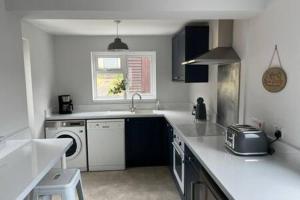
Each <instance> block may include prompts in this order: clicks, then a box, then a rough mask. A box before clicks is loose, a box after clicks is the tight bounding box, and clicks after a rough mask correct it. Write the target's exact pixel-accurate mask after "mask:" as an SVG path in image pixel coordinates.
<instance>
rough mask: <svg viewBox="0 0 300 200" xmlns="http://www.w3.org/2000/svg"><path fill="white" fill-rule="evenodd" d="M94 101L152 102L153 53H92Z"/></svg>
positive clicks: (154, 61) (154, 91) (154, 60)
mask: <svg viewBox="0 0 300 200" xmlns="http://www.w3.org/2000/svg"><path fill="white" fill-rule="evenodd" d="M92 81H93V99H94V100H96V101H97V100H127V99H131V96H132V95H133V93H135V92H138V93H140V94H141V95H142V98H143V99H156V54H155V52H92Z"/></svg>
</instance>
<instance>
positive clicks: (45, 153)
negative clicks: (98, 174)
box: [0, 139, 72, 200]
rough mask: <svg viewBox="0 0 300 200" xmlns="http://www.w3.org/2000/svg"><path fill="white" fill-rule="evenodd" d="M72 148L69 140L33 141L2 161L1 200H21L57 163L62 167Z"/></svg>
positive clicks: (0, 164)
mask: <svg viewBox="0 0 300 200" xmlns="http://www.w3.org/2000/svg"><path fill="white" fill-rule="evenodd" d="M71 144H72V140H71V139H33V140H31V141H29V142H27V143H25V144H24V145H23V146H21V147H20V148H18V149H16V150H14V151H13V152H11V153H9V154H8V155H7V156H5V157H4V158H2V159H1V160H0V196H1V199H3V200H22V199H24V198H25V197H26V196H27V195H28V194H29V193H30V192H31V191H32V189H33V188H34V187H35V186H36V185H37V184H38V183H39V182H40V180H41V179H42V178H43V177H44V176H45V175H46V174H47V173H48V172H49V171H50V169H51V168H53V167H54V166H55V164H56V163H57V162H58V161H59V160H60V159H62V160H63V162H62V163H64V164H65V152H66V151H67V150H68V148H69V147H70V146H71ZM64 164H62V165H63V166H62V167H65V165H64Z"/></svg>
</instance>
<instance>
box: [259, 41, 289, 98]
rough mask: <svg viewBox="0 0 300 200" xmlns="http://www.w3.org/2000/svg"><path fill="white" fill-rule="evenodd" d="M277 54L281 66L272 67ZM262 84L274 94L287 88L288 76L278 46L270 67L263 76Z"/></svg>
mask: <svg viewBox="0 0 300 200" xmlns="http://www.w3.org/2000/svg"><path fill="white" fill-rule="evenodd" d="M275 54H276V55H277V57H278V61H279V66H273V65H272V63H273V60H274V56H275ZM262 83H263V86H264V88H265V89H266V90H267V91H269V92H272V93H276V92H280V91H281V90H283V89H284V88H285V86H286V83H287V75H286V73H285V71H284V69H283V68H282V64H281V60H280V56H279V52H278V48H277V45H276V46H275V49H274V53H273V55H272V58H271V62H270V64H269V67H268V69H267V70H266V71H265V72H264V74H263V77H262Z"/></svg>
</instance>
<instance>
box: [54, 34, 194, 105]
mask: <svg viewBox="0 0 300 200" xmlns="http://www.w3.org/2000/svg"><path fill="white" fill-rule="evenodd" d="M122 40H123V41H124V42H126V43H127V44H128V46H129V48H130V50H132V51H156V62H157V63H156V73H157V77H156V78H157V97H158V99H159V100H160V102H161V103H174V102H182V103H187V102H189V90H188V84H184V83H178V82H172V81H171V80H172V77H171V75H172V72H171V70H172V69H171V63H172V60H171V55H172V52H171V51H172V42H171V36H128V37H122ZM112 41H113V37H109V36H107V37H105V36H99V37H95V36H55V37H54V51H55V66H56V70H55V74H56V82H57V86H56V87H57V94H71V95H72V96H73V100H74V103H75V104H76V105H92V104H94V102H93V101H92V81H91V58H90V53H91V51H106V49H107V45H108V44H109V43H110V42H112ZM100 104H101V103H100Z"/></svg>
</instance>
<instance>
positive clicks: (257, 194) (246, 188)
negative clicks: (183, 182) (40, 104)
mask: <svg viewBox="0 0 300 200" xmlns="http://www.w3.org/2000/svg"><path fill="white" fill-rule="evenodd" d="M121 112H122V111H121ZM141 116H143V117H144V116H165V117H166V119H167V120H168V121H169V122H170V124H171V125H172V126H173V128H174V129H175V130H176V131H177V132H178V133H179V134H181V135H182V137H183V139H184V141H185V143H186V144H187V146H188V147H189V148H190V149H191V150H192V152H193V153H194V154H195V156H196V157H197V158H198V159H199V161H200V162H201V164H202V165H203V166H204V168H205V169H206V170H207V171H208V173H209V174H210V175H211V176H212V178H213V179H214V180H215V182H216V183H217V184H218V185H219V187H220V188H221V189H222V190H223V191H224V193H225V194H226V195H227V197H228V198H229V199H236V200H293V199H295V200H296V199H300V152H299V151H298V150H296V149H293V150H292V151H291V152H287V153H275V154H274V155H272V156H261V157H241V156H236V155H233V154H232V153H230V152H228V151H227V150H226V149H225V147H224V136H222V135H221V134H222V133H223V132H224V129H223V128H221V127H220V126H218V125H216V124H213V123H210V122H197V123H195V121H194V117H193V116H192V115H191V113H190V112H186V111H167V110H166V111H154V112H153V113H152V114H130V113H125V114H124V113H123V114H122V113H119V114H116V115H115V114H114V111H113V112H110V114H109V113H106V114H103V112H92V113H90V112H89V113H75V114H72V115H69V116H68V115H54V116H49V117H48V119H49V120H59V119H95V118H113V117H118V118H122V117H141ZM216 135H219V136H216Z"/></svg>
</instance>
